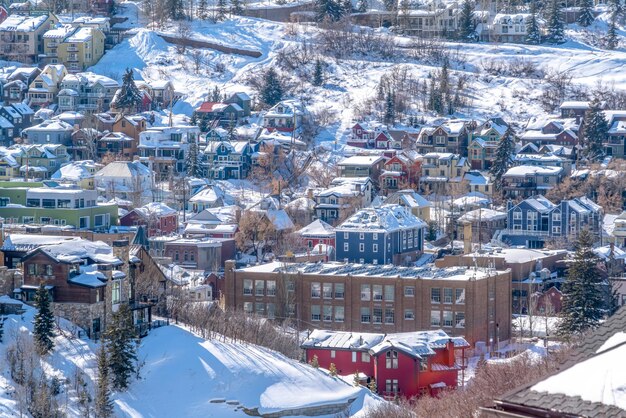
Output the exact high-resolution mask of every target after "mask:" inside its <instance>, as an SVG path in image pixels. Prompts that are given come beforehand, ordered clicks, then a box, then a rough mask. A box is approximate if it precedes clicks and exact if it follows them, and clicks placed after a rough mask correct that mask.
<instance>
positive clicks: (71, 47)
mask: <svg viewBox="0 0 626 418" xmlns="http://www.w3.org/2000/svg"><path fill="white" fill-rule="evenodd" d="M67 52H78V48H77V47H75V46H68V47H67Z"/></svg>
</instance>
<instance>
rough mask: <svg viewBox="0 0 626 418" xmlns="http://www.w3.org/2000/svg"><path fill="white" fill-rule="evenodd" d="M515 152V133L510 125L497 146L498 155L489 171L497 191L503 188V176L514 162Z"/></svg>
mask: <svg viewBox="0 0 626 418" xmlns="http://www.w3.org/2000/svg"><path fill="white" fill-rule="evenodd" d="M514 153H515V134H514V133H513V130H512V129H511V128H510V127H509V128H508V129H507V130H506V132H505V133H504V135H502V138H501V139H500V142H499V143H498V147H497V148H496V155H495V156H494V159H493V164H492V166H491V169H490V170H489V173H490V174H491V175H492V177H493V184H494V187H495V189H496V190H497V191H500V190H502V176H504V173H506V172H507V170H508V169H509V167H510V166H511V163H512V162H513V154H514Z"/></svg>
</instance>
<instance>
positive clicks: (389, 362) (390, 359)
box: [385, 350, 398, 369]
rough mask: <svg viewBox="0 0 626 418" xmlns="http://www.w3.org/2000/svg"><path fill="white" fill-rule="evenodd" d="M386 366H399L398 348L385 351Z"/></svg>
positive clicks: (388, 367)
mask: <svg viewBox="0 0 626 418" xmlns="http://www.w3.org/2000/svg"><path fill="white" fill-rule="evenodd" d="M385 367H386V368H387V369H397V368H398V352H397V351H396V350H389V351H387V352H386V353H385Z"/></svg>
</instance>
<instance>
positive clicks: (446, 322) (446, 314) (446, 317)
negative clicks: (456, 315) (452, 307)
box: [443, 311, 452, 327]
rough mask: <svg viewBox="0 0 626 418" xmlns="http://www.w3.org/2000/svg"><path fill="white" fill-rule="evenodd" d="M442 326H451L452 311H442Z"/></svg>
mask: <svg viewBox="0 0 626 418" xmlns="http://www.w3.org/2000/svg"><path fill="white" fill-rule="evenodd" d="M443 326H444V327H451V326H452V311H443Z"/></svg>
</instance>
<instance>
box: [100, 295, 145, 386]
mask: <svg viewBox="0 0 626 418" xmlns="http://www.w3.org/2000/svg"><path fill="white" fill-rule="evenodd" d="M105 339H106V343H107V356H108V358H109V370H110V371H111V384H112V387H113V389H114V390H124V389H126V388H128V385H129V384H130V377H131V376H132V374H133V373H134V372H135V361H136V360H137V352H136V346H135V328H134V327H133V323H132V316H131V312H130V308H129V307H128V305H127V304H125V303H123V304H121V305H120V308H119V309H118V311H117V312H114V313H113V316H112V318H111V324H110V325H109V327H108V328H107V330H106V333H105Z"/></svg>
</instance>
